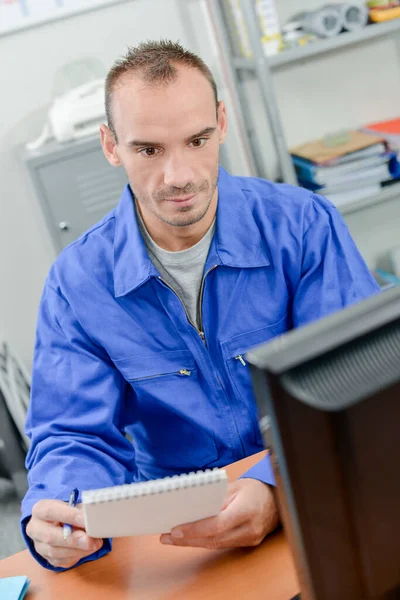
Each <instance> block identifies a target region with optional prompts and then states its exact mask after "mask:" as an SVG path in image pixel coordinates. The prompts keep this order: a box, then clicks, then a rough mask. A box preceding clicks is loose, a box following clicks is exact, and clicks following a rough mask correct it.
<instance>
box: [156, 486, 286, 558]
mask: <svg viewBox="0 0 400 600" xmlns="http://www.w3.org/2000/svg"><path fill="white" fill-rule="evenodd" d="M278 523H279V516H278V510H277V508H276V504H275V500H274V496H273V492H272V490H271V488H270V487H269V486H268V485H266V484H265V483H263V482H262V481H258V480H257V479H239V480H238V481H235V482H234V483H231V484H229V488H228V494H227V496H226V498H225V503H224V507H223V509H222V511H221V513H220V514H219V515H217V516H216V517H210V518H208V519H202V520H200V521H196V522H195V523H188V524H186V525H180V526H179V527H175V529H173V530H172V531H171V533H170V534H165V535H162V536H161V542H162V543H163V544H173V545H174V546H197V547H201V548H211V549H217V548H237V547H243V546H257V545H258V544H259V543H260V542H262V540H263V539H264V537H265V536H266V535H267V533H270V532H271V531H273V530H274V529H275V528H276V527H277V525H278Z"/></svg>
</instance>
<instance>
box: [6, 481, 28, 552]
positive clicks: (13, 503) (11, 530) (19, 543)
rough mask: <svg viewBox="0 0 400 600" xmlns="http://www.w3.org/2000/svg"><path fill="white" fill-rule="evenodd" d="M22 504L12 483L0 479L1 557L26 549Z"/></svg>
mask: <svg viewBox="0 0 400 600" xmlns="http://www.w3.org/2000/svg"><path fill="white" fill-rule="evenodd" d="M20 506H21V502H20V500H19V499H18V498H17V496H16V494H15V492H14V489H13V486H12V485H11V483H9V482H8V481H7V480H6V479H0V559H2V558H6V557H7V556H11V554H15V553H16V552H19V551H20V550H24V549H25V543H24V541H23V538H22V535H21V532H20V528H19V519H20Z"/></svg>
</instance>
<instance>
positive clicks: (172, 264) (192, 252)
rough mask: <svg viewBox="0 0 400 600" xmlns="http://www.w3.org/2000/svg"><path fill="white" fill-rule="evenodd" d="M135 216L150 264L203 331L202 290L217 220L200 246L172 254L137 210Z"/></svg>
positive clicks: (199, 243) (192, 320)
mask: <svg viewBox="0 0 400 600" xmlns="http://www.w3.org/2000/svg"><path fill="white" fill-rule="evenodd" d="M136 216H137V220H138V225H139V229H140V232H141V234H142V236H143V240H144V243H145V245H146V248H147V252H148V253H149V256H150V260H151V262H152V263H153V265H154V266H155V267H156V269H157V270H158V271H159V272H160V275H161V277H162V278H163V279H164V280H165V281H166V282H167V284H168V285H169V286H170V287H171V288H172V289H173V290H174V291H175V292H176V293H177V294H178V296H179V297H180V299H181V301H182V303H183V305H184V307H185V309H186V311H187V313H188V314H189V318H190V321H191V322H192V323H193V324H194V325H196V326H197V328H198V329H200V305H199V300H200V287H201V280H202V277H203V271H204V265H205V262H206V259H207V255H208V251H209V249H210V244H211V240H212V238H213V235H214V232H215V219H214V221H213V223H212V225H211V227H210V228H209V229H208V231H207V233H206V234H205V235H204V236H203V237H202V238H201V240H200V241H199V242H197V244H195V245H194V246H192V247H191V248H187V250H180V251H179V252H169V251H168V250H164V249H163V248H160V246H158V245H157V244H156V243H155V241H154V240H153V239H152V238H151V237H150V234H149V232H148V231H147V229H146V226H145V224H144V222H143V219H142V217H141V215H140V213H139V211H138V210H137V209H136Z"/></svg>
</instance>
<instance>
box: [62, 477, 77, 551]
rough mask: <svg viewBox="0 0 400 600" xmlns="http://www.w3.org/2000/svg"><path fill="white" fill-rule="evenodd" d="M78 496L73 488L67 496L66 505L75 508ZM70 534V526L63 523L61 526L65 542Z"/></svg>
mask: <svg viewBox="0 0 400 600" xmlns="http://www.w3.org/2000/svg"><path fill="white" fill-rule="evenodd" d="M78 496H79V491H78V490H77V489H76V488H74V489H73V490H72V492H71V493H70V495H69V502H68V505H69V506H73V507H75V506H76V503H77V501H78ZM71 533H72V527H71V525H68V523H64V525H63V536H64V540H66V539H67V538H68V537H69V536H70V535H71Z"/></svg>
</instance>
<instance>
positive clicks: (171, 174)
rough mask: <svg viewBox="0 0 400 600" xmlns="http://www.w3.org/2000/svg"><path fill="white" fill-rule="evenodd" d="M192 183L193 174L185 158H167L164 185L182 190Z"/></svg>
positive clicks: (180, 155) (178, 155)
mask: <svg viewBox="0 0 400 600" xmlns="http://www.w3.org/2000/svg"><path fill="white" fill-rule="evenodd" d="M193 181H194V172H193V169H192V167H191V166H190V164H189V162H188V159H187V157H184V156H183V155H182V154H176V155H173V156H172V155H171V156H169V157H168V160H167V162H166V163H165V168H164V184H165V185H166V186H169V187H176V188H184V187H185V186H186V185H187V184H188V183H193Z"/></svg>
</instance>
